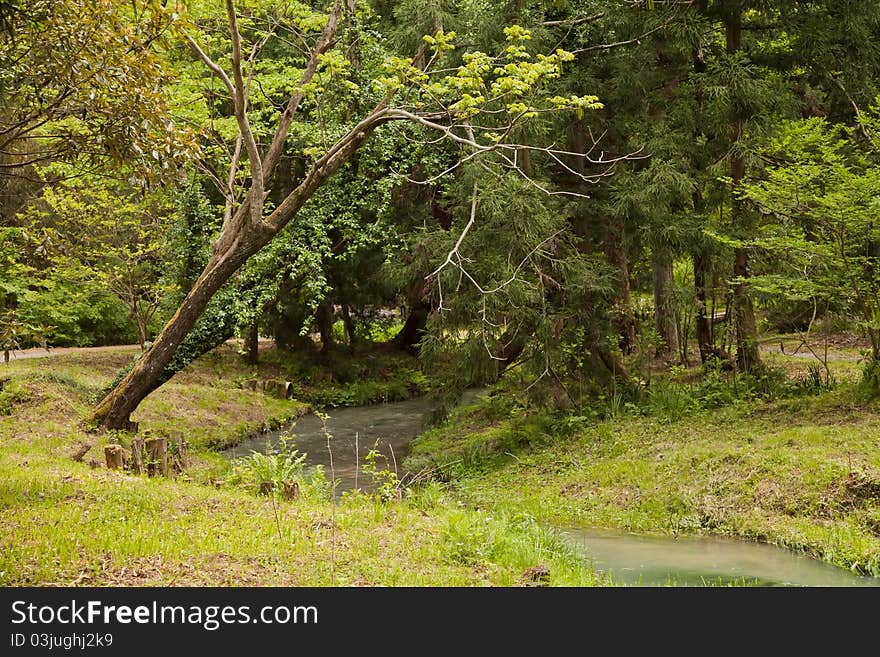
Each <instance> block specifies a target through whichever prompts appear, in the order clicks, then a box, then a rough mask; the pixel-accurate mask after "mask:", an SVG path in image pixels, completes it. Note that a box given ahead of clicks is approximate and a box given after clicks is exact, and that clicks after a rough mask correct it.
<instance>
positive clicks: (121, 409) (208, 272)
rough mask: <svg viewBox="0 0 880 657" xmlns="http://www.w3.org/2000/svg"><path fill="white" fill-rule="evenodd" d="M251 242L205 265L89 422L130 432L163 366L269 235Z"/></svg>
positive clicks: (212, 259)
mask: <svg viewBox="0 0 880 657" xmlns="http://www.w3.org/2000/svg"><path fill="white" fill-rule="evenodd" d="M255 237H257V239H255V240H253V241H251V242H245V243H242V242H236V244H235V246H234V247H233V248H232V249H231V250H230V251H227V252H225V253H222V254H218V255H215V256H213V257H212V258H211V260H210V261H209V262H208V265H207V266H206V267H205V270H204V272H202V275H201V276H200V277H199V279H198V280H197V281H196V282H195V284H194V285H193V287H192V289H191V290H190V291H189V294H187V295H186V298H185V299H184V300H183V302H182V303H181V304H180V307H179V308H178V309H177V312H176V313H175V314H174V316H173V317H172V318H171V319H170V320H169V321H168V323H167V324H166V325H165V328H163V329H162V332H161V333H160V334H159V336H158V337H157V338H156V340H155V342H153V346H152V347H150V348H149V350H147V352H146V353H145V354H144V355H143V356H142V357H141V359H140V360H139V361H138V362H137V363H136V364H135V366H134V368H132V370H131V371H130V372H129V373H128V374H127V375H126V377H125V378H124V379H122V381H121V382H120V383H119V384H118V385H117V386H116V387H115V388H114V389H113V390H111V391H110V393H109V394H108V395H107V396H106V397H104V399H103V400H102V401H101V403H100V404H99V405H98V407H97V408H96V409H95V411H94V413H93V414H92V417H91V420H92V421H94V422H97V423H98V424H100V425H102V426H103V427H105V428H107V429H129V428H130V427H131V424H130V420H129V417H130V415H131V413H132V412H134V410H135V409H136V408H137V407H138V404H140V403H141V401H143V399H144V398H145V397H146V396H147V395H149V394H150V393H151V392H153V390H155V389H156V388H157V387H158V386H159V385H160V383H161V375H162V372H163V370H164V369H165V366H166V365H168V363H169V362H170V361H171V359H172V357H173V356H174V353H175V352H176V351H177V347H178V346H179V345H180V343H181V341H182V340H183V338H184V337H185V336H186V335H187V333H189V331H190V330H191V329H192V328H193V326H194V325H195V323H196V321H197V320H198V319H199V317H201V315H202V313H203V312H204V310H205V308H206V307H207V306H208V302H209V301H210V300H211V298H212V297H213V296H214V294H215V293H216V292H217V290H219V289H220V288H221V287H222V286H223V284H224V283H225V282H226V281H228V280H229V278H230V277H231V276H232V275H233V274H234V273H235V271H236V270H237V269H238V268H239V267H240V266H241V265H242V264H243V263H244V262H245V260H247V259H248V258H249V257H250V256H251V255H252V254H254V253H256V252H257V251H258V250H259V249H260V248H261V247H262V246H263V244H265V243H266V242H268V240H269V238H270V237H271V235H268V234H265V235H258V236H255Z"/></svg>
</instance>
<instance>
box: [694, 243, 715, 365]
mask: <svg viewBox="0 0 880 657" xmlns="http://www.w3.org/2000/svg"><path fill="white" fill-rule="evenodd" d="M693 260H694V290H695V291H696V295H697V314H696V318H695V322H696V329H697V345H698V346H699V349H700V361H701V362H703V363H705V362H706V361H707V360H709V356H711V355H712V354H713V353H714V352H715V345H713V344H712V330H711V327H710V325H709V317H708V315H707V312H708V308H709V305H708V299H707V296H706V274H707V272H708V270H709V262H708V260H709V259H708V257H707V256H706V255H705V254H704V253H701V252H697V253H694V255H693Z"/></svg>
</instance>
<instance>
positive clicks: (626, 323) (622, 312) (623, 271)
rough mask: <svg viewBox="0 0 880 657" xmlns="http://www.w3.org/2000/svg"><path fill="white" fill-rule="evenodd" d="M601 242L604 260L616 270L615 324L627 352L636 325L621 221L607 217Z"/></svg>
mask: <svg viewBox="0 0 880 657" xmlns="http://www.w3.org/2000/svg"><path fill="white" fill-rule="evenodd" d="M602 242H603V248H604V251H605V260H606V261H607V262H608V264H609V265H611V266H612V267H614V269H615V270H617V279H618V288H617V296H616V297H615V298H614V299H613V302H614V306H615V309H616V313H615V324H616V325H617V331H618V334H619V335H620V348H621V349H622V350H623V352H624V353H626V354H628V353H630V352H631V351H632V349H633V347H634V346H635V343H636V325H635V321H634V319H633V316H632V311H631V310H630V288H629V265H628V263H627V259H626V242H625V241H624V228H623V221H621V220H620V219H612V218H608V219H607V220H606V221H605V222H604V223H603V240H602Z"/></svg>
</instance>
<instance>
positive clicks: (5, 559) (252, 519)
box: [0, 347, 596, 586]
mask: <svg viewBox="0 0 880 657" xmlns="http://www.w3.org/2000/svg"><path fill="white" fill-rule="evenodd" d="M131 355H132V354H127V353H122V354H120V353H118V352H99V353H90V354H88V356H83V355H74V354H70V355H64V356H55V357H52V358H50V359H42V360H22V361H15V362H13V363H10V365H8V366H5V367H4V369H3V375H2V378H4V379H6V381H5V382H4V391H6V395H5V397H3V398H2V399H3V400H4V403H6V404H7V405H8V407H9V413H8V414H6V415H0V526H2V527H3V532H2V535H0V585H4V586H23V585H28V586H31V585H56V584H57V585H123V586H132V585H159V586H167V585H261V586H263V585H284V586H290V585H295V586H326V585H330V584H336V585H388V586H398V585H408V586H439V585H444V586H485V585H498V586H500V585H518V584H523V585H525V584H530V583H532V579H530V578H531V577H532V575H530V573H532V574H533V573H535V572H537V573H540V574H541V576H540V578H539V581H538V583H541V584H549V585H557V584H576V585H591V584H594V583H596V578H595V576H594V575H593V573H592V571H591V569H590V568H589V566H588V565H587V564H586V563H585V562H584V560H582V559H580V558H578V557H577V555H576V554H575V553H574V552H573V551H572V550H571V549H570V548H569V547H567V546H566V545H565V544H564V543H563V541H562V540H561V539H560V538H559V537H557V536H555V535H554V534H553V533H552V532H548V531H547V530H545V529H543V528H541V527H540V526H538V524H537V523H535V522H528V521H526V520H524V519H523V518H522V517H508V516H506V515H504V514H501V515H488V514H485V513H481V512H479V511H477V510H475V509H472V508H468V507H463V506H461V505H460V504H458V502H457V501H456V500H455V499H453V498H452V497H450V495H449V494H448V491H447V490H446V489H445V487H444V486H442V485H440V484H430V485H428V486H426V487H425V488H424V490H422V491H421V492H419V493H416V494H407V495H406V496H405V497H404V499H402V500H400V501H386V502H382V501H378V500H376V499H375V498H373V497H368V496H366V495H346V496H345V497H344V498H343V500H341V501H340V502H338V503H333V502H328V501H322V500H321V499H319V498H313V497H311V496H307V497H306V498H304V499H299V500H295V501H283V500H281V499H277V500H274V504H273V500H272V499H271V498H269V497H265V496H259V495H256V494H254V492H253V486H246V485H244V484H243V485H241V486H238V485H235V484H234V482H233V479H234V478H233V477H229V480H228V481H226V482H225V483H224V484H223V485H221V486H220V487H219V488H218V487H215V486H214V485H212V484H213V482H214V481H215V480H216V479H217V478H223V477H226V476H228V475H230V472H231V471H230V466H229V464H228V463H227V462H226V461H225V460H223V459H222V457H220V456H219V455H218V454H217V451H216V448H218V447H221V446H224V445H227V444H232V443H234V442H235V441H236V440H238V439H239V438H240V437H241V436H242V435H244V434H245V433H247V432H250V431H254V430H258V429H259V428H260V427H264V426H272V425H274V424H279V423H281V422H283V421H284V420H285V419H286V418H288V417H291V416H292V415H295V414H297V413H301V412H302V411H303V410H304V409H305V408H306V405H305V404H303V403H302V402H298V401H290V400H282V399H276V398H274V397H270V396H266V395H263V394H261V393H256V392H253V391H249V390H244V389H241V388H239V387H238V383H239V382H240V380H241V377H242V376H253V375H257V376H268V375H271V374H272V373H273V372H272V370H271V368H272V367H273V365H272V363H271V361H270V362H268V363H267V364H266V366H265V367H266V369H265V370H261V371H256V372H254V371H253V370H251V369H249V368H247V367H246V366H244V365H243V364H242V363H241V362H240V360H239V359H238V358H237V357H236V355H235V353H234V352H233V351H232V350H231V349H228V348H225V347H224V348H222V349H221V350H219V351H218V352H216V353H214V354H211V355H208V356H207V357H205V358H202V359H200V360H199V361H197V362H196V363H194V364H193V365H192V366H190V367H189V368H187V370H185V371H184V372H181V373H179V374H178V375H177V376H175V377H174V379H172V381H170V382H169V383H168V384H166V385H165V386H162V388H161V389H159V390H158V391H156V393H154V394H153V395H151V396H150V397H149V398H148V399H147V400H146V401H145V402H144V403H143V405H142V407H141V408H139V409H138V411H137V413H136V415H135V416H133V419H135V420H137V421H138V422H139V423H140V428H141V431H150V432H151V433H153V434H154V435H162V434H168V433H172V432H179V433H180V434H182V435H183V436H184V437H186V438H187V440H188V441H189V444H190V453H191V461H192V466H191V467H190V468H189V470H188V471H187V473H186V476H182V477H178V478H168V479H164V478H155V479H150V478H147V477H139V476H133V475H130V474H126V473H122V472H118V471H110V470H107V469H105V468H104V467H103V464H102V462H101V461H102V460H103V459H102V456H103V455H102V446H103V445H104V444H106V443H107V442H108V441H109V440H110V439H111V438H112V436H107V435H103V436H102V435H96V434H86V433H84V432H83V431H82V429H81V426H80V422H81V420H82V419H84V418H85V417H86V416H87V415H88V412H89V410H90V409H91V408H92V405H93V403H94V401H95V396H96V395H97V394H98V392H99V391H100V390H101V388H102V387H103V386H104V385H106V384H107V382H109V381H110V380H112V378H113V376H114V374H115V372H116V371H117V370H118V369H119V368H120V367H121V366H122V365H124V364H125V362H127V360H128V359H129V358H130V357H131ZM267 360H269V359H267ZM120 438H121V440H122V441H123V442H127V440H128V438H127V437H126V436H120ZM83 443H87V444H89V445H91V446H92V448H91V451H90V452H88V453H87V454H86V458H85V462H82V463H78V462H74V461H73V460H72V459H71V455H72V453H73V452H74V451H75V449H76V447H77V446H78V445H80V444H83ZM90 462H91V463H90ZM472 528H480V529H481V530H482V531H479V532H478V531H471V529H472Z"/></svg>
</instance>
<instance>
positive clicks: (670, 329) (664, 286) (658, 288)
mask: <svg viewBox="0 0 880 657" xmlns="http://www.w3.org/2000/svg"><path fill="white" fill-rule="evenodd" d="M651 264H652V266H653V270H654V326H655V328H656V329H657V333H659V334H660V337H661V338H662V339H663V342H664V345H663V348H662V349H661V350H660V353H661V354H664V355H669V354H673V355H675V354H678V346H679V345H678V331H677V330H676V325H675V305H674V303H673V300H672V280H673V279H672V255H671V254H670V253H669V251H668V250H667V249H665V248H660V247H657V248H655V249H654V251H653V253H652V254H651Z"/></svg>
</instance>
